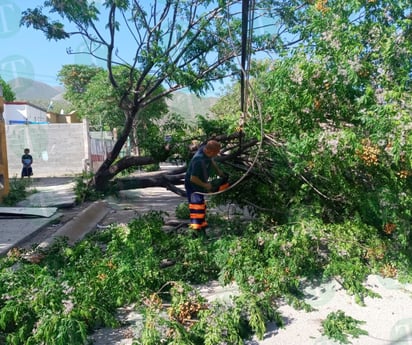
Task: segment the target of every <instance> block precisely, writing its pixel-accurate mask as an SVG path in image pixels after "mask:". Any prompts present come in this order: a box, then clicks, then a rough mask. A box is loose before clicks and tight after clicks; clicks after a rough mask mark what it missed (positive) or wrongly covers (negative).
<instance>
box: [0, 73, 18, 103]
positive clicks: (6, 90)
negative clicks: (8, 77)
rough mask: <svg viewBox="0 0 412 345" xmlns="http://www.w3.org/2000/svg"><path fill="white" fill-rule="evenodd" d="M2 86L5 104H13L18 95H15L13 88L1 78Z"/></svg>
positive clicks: (0, 83)
mask: <svg viewBox="0 0 412 345" xmlns="http://www.w3.org/2000/svg"><path fill="white" fill-rule="evenodd" d="M0 86H1V88H2V89H3V100H4V101H5V102H13V101H14V100H15V99H16V95H15V94H14V92H13V90H12V89H11V86H10V85H9V84H7V83H6V82H5V81H4V80H3V79H2V78H1V76H0Z"/></svg>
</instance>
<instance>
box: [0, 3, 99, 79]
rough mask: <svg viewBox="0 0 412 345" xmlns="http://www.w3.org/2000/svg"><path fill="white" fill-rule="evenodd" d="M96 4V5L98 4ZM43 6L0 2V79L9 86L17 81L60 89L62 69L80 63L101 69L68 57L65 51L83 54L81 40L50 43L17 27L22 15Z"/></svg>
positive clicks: (83, 58) (37, 33) (82, 59)
mask: <svg viewBox="0 0 412 345" xmlns="http://www.w3.org/2000/svg"><path fill="white" fill-rule="evenodd" d="M97 3H98V1H97ZM41 4H43V0H0V42H1V46H2V48H1V49H0V76H1V77H2V79H3V80H5V81H6V82H8V81H9V80H11V79H15V78H18V77H23V78H30V79H34V80H37V81H41V82H44V83H47V84H49V85H59V83H58V80H57V74H58V72H59V71H60V69H61V68H62V66H63V65H67V64H74V63H81V64H93V63H94V64H96V65H100V66H102V63H101V62H99V61H95V60H92V57H91V56H89V55H77V54H74V55H73V54H68V53H67V49H69V48H71V49H73V50H75V51H84V49H82V42H81V41H80V39H78V38H77V39H76V38H73V39H72V38H71V39H68V40H62V41H57V42H56V41H54V40H53V41H49V40H47V39H46V37H45V35H44V34H43V33H42V32H40V31H37V30H34V29H32V28H26V27H20V26H19V23H20V17H21V12H22V11H24V10H26V9H27V8H34V7H36V6H37V5H41Z"/></svg>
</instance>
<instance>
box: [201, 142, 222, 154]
mask: <svg viewBox="0 0 412 345" xmlns="http://www.w3.org/2000/svg"><path fill="white" fill-rule="evenodd" d="M204 152H205V154H206V155H207V156H208V157H216V156H217V155H218V154H219V152H220V143H219V142H218V141H216V140H209V141H208V142H207V143H206V146H205V148H204Z"/></svg>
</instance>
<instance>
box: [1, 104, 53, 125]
mask: <svg viewBox="0 0 412 345" xmlns="http://www.w3.org/2000/svg"><path fill="white" fill-rule="evenodd" d="M3 117H4V122H5V124H6V125H14V124H46V123H48V118H47V110H45V109H42V108H40V107H38V106H37V105H34V104H31V103H28V102H4V112H3Z"/></svg>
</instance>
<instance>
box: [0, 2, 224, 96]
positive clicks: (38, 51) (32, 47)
mask: <svg viewBox="0 0 412 345" xmlns="http://www.w3.org/2000/svg"><path fill="white" fill-rule="evenodd" d="M73 1H75V0H73ZM94 1H95V3H97V4H98V6H100V5H101V4H102V3H103V0H94ZM43 3H44V0H0V42H1V45H2V48H1V49H0V76H1V78H2V79H3V80H5V81H6V82H8V81H10V80H12V79H15V78H19V77H22V78H29V79H34V80H36V81H40V82H44V83H47V84H49V85H52V86H56V85H59V82H58V80H57V74H58V73H59V71H60V70H61V68H62V66H64V65H68V64H76V63H79V64H86V65H92V64H94V65H97V66H101V67H105V64H104V62H102V61H100V60H96V59H94V58H93V57H92V56H90V55H89V54H68V53H67V50H68V49H71V50H72V51H76V52H79V51H80V52H82V51H86V48H85V47H84V46H83V45H82V41H81V38H80V37H77V36H75V37H72V38H70V39H66V40H61V41H54V40H52V41H49V40H47V38H46V36H45V35H44V34H43V33H42V32H40V31H38V30H34V29H33V28H26V27H20V25H19V24H20V19H21V12H22V11H24V10H26V9H27V8H35V7H37V6H40V5H42V4H43ZM99 4H100V5H99ZM100 9H101V10H102V11H104V8H103V6H102V7H101V8H100ZM58 19H60V18H58ZM69 31H70V30H69ZM118 38H120V41H118V44H119V47H122V48H123V50H122V51H121V53H123V54H126V55H128V54H130V51H129V49H128V48H129V46H130V45H129V44H128V42H127V41H126V40H125V39H124V40H123V41H122V40H121V37H119V36H118ZM102 55H105V52H102ZM123 57H124V58H125V60H126V61H127V60H128V58H127V57H125V56H123ZM229 83H230V82H229ZM222 90H223V87H222V84H220V83H218V84H217V85H216V89H215V91H211V92H210V93H209V94H208V95H209V96H217V95H219V94H222Z"/></svg>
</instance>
